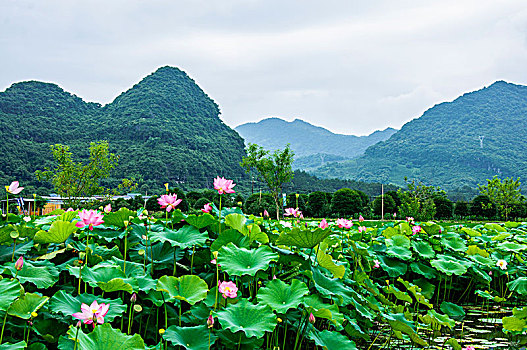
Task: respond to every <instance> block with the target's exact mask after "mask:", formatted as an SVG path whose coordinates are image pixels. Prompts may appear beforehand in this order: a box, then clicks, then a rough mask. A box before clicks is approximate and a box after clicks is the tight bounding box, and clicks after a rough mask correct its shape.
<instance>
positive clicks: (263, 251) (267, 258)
mask: <svg viewBox="0 0 527 350" xmlns="http://www.w3.org/2000/svg"><path fill="white" fill-rule="evenodd" d="M278 258H279V256H278V254H276V253H274V252H273V251H272V250H271V248H269V246H266V245H265V246H261V247H259V248H257V249H245V248H238V247H236V246H235V245H234V244H233V243H229V244H227V245H226V246H224V247H222V248H221V249H220V251H219V253H218V259H217V261H218V264H220V265H221V267H222V269H223V270H224V271H225V272H227V273H228V274H229V275H231V276H244V275H249V276H254V275H255V274H256V272H258V271H260V270H267V268H268V267H269V264H270V263H271V261H278Z"/></svg>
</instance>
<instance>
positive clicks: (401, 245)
mask: <svg viewBox="0 0 527 350" xmlns="http://www.w3.org/2000/svg"><path fill="white" fill-rule="evenodd" d="M386 246H387V247H388V249H387V250H386V254H387V255H388V256H391V257H393V258H399V259H401V260H406V261H408V260H411V259H412V252H411V251H410V239H409V238H408V237H406V236H403V235H394V236H392V237H391V238H389V239H386Z"/></svg>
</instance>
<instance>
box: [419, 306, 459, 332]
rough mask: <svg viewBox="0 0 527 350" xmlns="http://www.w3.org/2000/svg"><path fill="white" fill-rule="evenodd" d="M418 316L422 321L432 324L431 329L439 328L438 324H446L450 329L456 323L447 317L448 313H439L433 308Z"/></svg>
mask: <svg viewBox="0 0 527 350" xmlns="http://www.w3.org/2000/svg"><path fill="white" fill-rule="evenodd" d="M419 318H421V320H422V321H423V322H424V323H426V324H430V325H432V329H439V328H440V327H438V325H441V326H447V327H448V328H450V329H452V328H453V327H454V326H455V325H456V321H454V320H453V319H451V318H450V317H448V315H441V314H440V313H437V312H436V311H435V310H428V312H427V314H426V315H425V316H423V317H422V316H419Z"/></svg>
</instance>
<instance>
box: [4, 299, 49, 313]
mask: <svg viewBox="0 0 527 350" xmlns="http://www.w3.org/2000/svg"><path fill="white" fill-rule="evenodd" d="M48 299H49V298H48V297H45V296H41V295H38V294H34V293H26V294H24V296H22V297H21V298H19V299H17V300H15V302H14V303H12V304H11V306H9V308H8V309H7V313H8V314H9V315H11V316H16V317H19V318H22V319H24V320H29V319H30V318H31V313H32V312H37V311H38V310H39V309H40V308H41V307H42V306H43V305H44V304H45V303H46V302H47V301H48Z"/></svg>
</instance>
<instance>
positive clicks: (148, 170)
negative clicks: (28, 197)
mask: <svg viewBox="0 0 527 350" xmlns="http://www.w3.org/2000/svg"><path fill="white" fill-rule="evenodd" d="M0 139H1V140H2V141H1V142H0V152H2V155H3V157H1V158H0V181H1V183H4V184H8V183H9V182H10V181H12V180H15V179H16V180H19V181H20V182H21V184H24V185H26V186H28V185H29V187H33V189H35V188H37V187H40V190H41V191H40V192H45V191H47V190H48V189H49V188H50V186H51V185H50V184H46V183H38V182H36V181H35V178H34V176H33V174H34V171H35V170H37V169H43V168H44V167H46V166H49V165H50V164H51V163H50V162H51V160H52V159H51V152H50V149H49V146H50V145H51V144H55V143H63V144H66V145H68V146H70V148H71V150H72V152H73V153H74V155H78V156H80V157H87V150H88V146H89V142H93V141H96V140H108V141H109V143H110V151H111V152H112V153H115V154H117V155H119V165H118V168H117V169H116V171H115V172H114V174H112V178H111V179H109V180H108V185H109V186H115V185H116V184H117V182H118V181H119V180H120V179H122V178H124V177H136V178H142V181H141V185H142V187H141V190H142V191H143V192H144V191H145V190H154V189H156V188H157V189H159V188H163V183H165V182H169V183H171V184H176V183H179V184H180V186H181V187H183V188H185V187H187V188H191V187H210V184H211V182H212V179H213V177H215V176H217V175H220V176H226V177H229V178H234V179H239V178H242V177H244V176H245V175H244V173H243V169H242V168H241V167H240V166H239V162H240V161H241V159H242V157H243V156H244V155H245V150H244V142H243V139H242V138H241V137H240V136H239V135H238V134H237V133H236V132H235V131H234V130H232V129H231V128H229V127H228V126H227V125H225V124H224V123H223V122H222V121H221V120H220V118H219V108H218V105H217V104H216V103H215V102H214V101H213V100H212V99H211V98H210V97H208V96H207V95H206V94H205V92H204V91H203V90H201V88H200V87H199V86H198V85H197V84H196V83H195V82H194V81H193V80H192V79H191V78H190V77H189V76H188V75H187V74H186V73H185V72H183V71H181V70H180V69H178V68H174V67H162V68H159V69H158V70H156V71H155V72H154V73H152V74H150V75H149V76H147V77H145V78H144V79H143V80H141V81H140V82H139V83H138V84H136V85H134V86H133V87H132V88H130V89H129V90H128V91H126V92H123V93H122V94H121V95H119V96H118V97H117V98H116V99H115V100H114V101H112V102H111V103H110V104H108V105H106V106H101V105H100V104H98V103H87V102H85V101H83V100H82V99H81V98H79V97H77V96H75V95H73V94H71V93H68V92H66V91H64V90H63V89H62V88H60V87H59V86H57V85H55V84H50V83H43V82H38V81H28V82H21V83H15V84H13V85H12V86H11V87H9V88H8V89H6V90H5V91H4V92H0Z"/></svg>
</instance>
